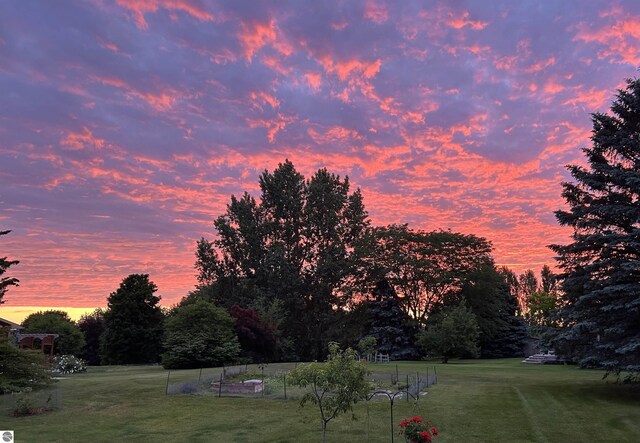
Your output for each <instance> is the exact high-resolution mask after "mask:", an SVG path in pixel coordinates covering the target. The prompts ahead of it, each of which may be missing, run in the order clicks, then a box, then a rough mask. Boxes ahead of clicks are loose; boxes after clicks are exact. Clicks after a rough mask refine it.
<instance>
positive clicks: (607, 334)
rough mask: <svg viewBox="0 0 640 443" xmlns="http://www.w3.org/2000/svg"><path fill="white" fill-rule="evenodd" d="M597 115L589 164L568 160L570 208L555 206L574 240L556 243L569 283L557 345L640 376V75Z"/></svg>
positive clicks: (589, 362)
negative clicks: (564, 243) (610, 104)
mask: <svg viewBox="0 0 640 443" xmlns="http://www.w3.org/2000/svg"><path fill="white" fill-rule="evenodd" d="M592 120H593V132H592V137H591V140H592V142H593V143H592V146H591V147H588V148H585V149H583V152H584V153H585V155H586V160H587V165H585V166H578V165H572V166H569V171H570V173H571V175H572V177H573V179H574V181H573V182H570V183H563V184H562V186H563V192H562V196H563V197H564V198H565V200H566V201H567V204H568V206H569V209H568V210H560V211H557V212H556V217H557V219H558V221H559V223H560V224H561V225H563V226H570V227H571V228H573V237H572V238H573V241H572V242H571V243H569V244H567V245H553V246H552V249H553V250H554V251H555V252H556V253H557V255H558V257H557V259H558V263H559V267H560V269H561V270H562V273H561V275H560V278H561V279H562V289H563V295H562V308H561V309H560V316H561V319H562V326H563V327H562V328H561V330H560V332H559V333H558V335H557V336H556V338H555V340H554V345H555V347H556V351H557V352H559V353H560V354H561V355H563V356H564V357H569V358H573V359H575V360H576V361H578V362H579V363H580V364H581V365H583V366H597V367H602V368H604V369H605V370H607V371H608V373H614V374H617V375H619V374H620V373H621V372H622V371H625V372H627V371H628V373H629V377H630V378H631V379H633V378H634V377H635V378H636V379H640V80H638V79H632V80H627V87H626V89H624V90H619V91H618V94H617V96H616V99H615V100H614V102H613V104H612V106H611V114H602V113H595V114H593V115H592Z"/></svg>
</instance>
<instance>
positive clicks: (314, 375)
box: [288, 342, 370, 442]
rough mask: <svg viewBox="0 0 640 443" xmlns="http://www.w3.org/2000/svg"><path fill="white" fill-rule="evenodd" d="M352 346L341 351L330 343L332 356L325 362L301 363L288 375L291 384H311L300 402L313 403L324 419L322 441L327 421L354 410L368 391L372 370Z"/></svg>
mask: <svg viewBox="0 0 640 443" xmlns="http://www.w3.org/2000/svg"><path fill="white" fill-rule="evenodd" d="M355 356H356V353H355V351H354V350H353V349H351V348H347V349H345V350H344V351H343V350H341V349H340V348H339V346H338V344H337V343H333V342H332V343H330V344H329V359H328V360H327V361H326V362H325V363H310V364H305V365H301V366H298V367H297V368H296V369H295V370H293V371H292V372H291V373H290V374H289V378H288V380H289V383H290V384H291V385H294V386H301V387H303V388H307V387H309V392H307V393H306V394H305V395H304V396H303V397H302V400H301V402H300V405H301V406H304V405H305V404H306V403H307V402H310V403H311V404H314V405H316V406H317V407H318V409H319V411H320V417H321V420H322V441H323V442H324V441H325V438H326V429H327V423H329V422H330V421H331V420H333V419H334V418H336V417H337V416H339V415H341V414H343V413H345V412H348V411H351V410H352V409H353V405H354V404H355V403H357V402H358V401H360V400H362V399H364V398H365V397H366V395H367V394H368V393H369V390H370V385H369V382H368V381H367V375H368V374H369V371H368V370H367V368H366V366H365V365H364V364H362V363H360V362H359V361H356V359H355Z"/></svg>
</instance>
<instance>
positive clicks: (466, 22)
mask: <svg viewBox="0 0 640 443" xmlns="http://www.w3.org/2000/svg"><path fill="white" fill-rule="evenodd" d="M446 24H447V25H449V26H451V27H452V28H454V29H462V28H464V27H466V26H468V27H469V28H471V29H473V30H474V31H481V30H483V29H484V28H486V27H487V25H488V24H489V23H488V22H483V21H480V20H470V19H469V12H467V11H462V12H450V13H449V18H448V19H447V20H446Z"/></svg>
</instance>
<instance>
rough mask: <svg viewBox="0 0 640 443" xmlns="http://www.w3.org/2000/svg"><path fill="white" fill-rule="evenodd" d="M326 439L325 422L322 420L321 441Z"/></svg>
mask: <svg viewBox="0 0 640 443" xmlns="http://www.w3.org/2000/svg"><path fill="white" fill-rule="evenodd" d="M326 441H327V422H326V421H324V420H322V443H326Z"/></svg>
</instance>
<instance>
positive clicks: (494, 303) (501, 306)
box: [461, 266, 528, 358]
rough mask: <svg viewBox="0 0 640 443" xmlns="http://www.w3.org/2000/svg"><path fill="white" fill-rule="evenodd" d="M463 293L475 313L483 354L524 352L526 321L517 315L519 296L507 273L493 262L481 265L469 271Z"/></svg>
mask: <svg viewBox="0 0 640 443" xmlns="http://www.w3.org/2000/svg"><path fill="white" fill-rule="evenodd" d="M461 296H462V299H464V300H465V301H466V304H467V306H468V307H469V308H470V309H471V311H472V312H473V313H474V314H475V316H476V320H477V322H478V327H479V331H480V336H479V341H480V356H481V357H482V358H499V357H516V356H521V355H522V352H523V348H524V344H525V340H526V338H527V336H528V333H527V325H526V323H525V322H524V320H523V319H522V317H520V316H518V315H517V314H518V300H517V299H516V297H514V296H513V295H511V293H510V291H509V287H508V286H507V281H506V280H505V275H504V274H502V273H500V272H498V270H497V269H496V268H495V267H494V266H485V267H483V268H480V269H478V270H477V271H475V272H473V273H471V274H470V275H469V278H468V280H467V281H466V282H465V284H464V286H463V288H462V291H461Z"/></svg>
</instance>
